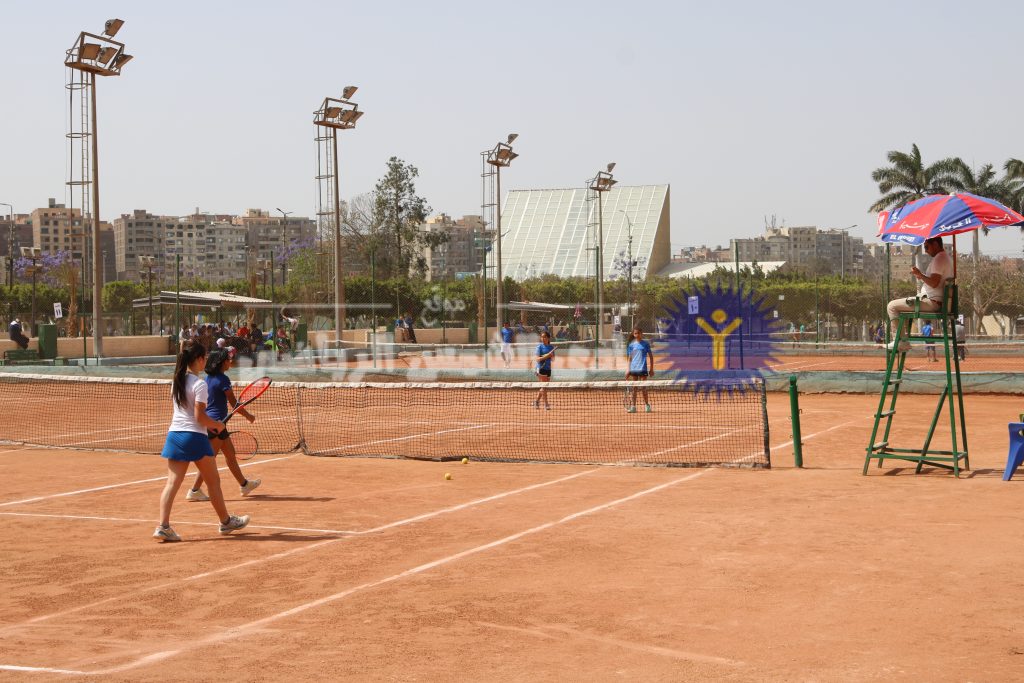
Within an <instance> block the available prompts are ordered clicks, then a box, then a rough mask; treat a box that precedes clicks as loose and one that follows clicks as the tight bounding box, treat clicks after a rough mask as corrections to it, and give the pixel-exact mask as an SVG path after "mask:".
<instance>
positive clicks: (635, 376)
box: [626, 327, 654, 413]
mask: <svg viewBox="0 0 1024 683" xmlns="http://www.w3.org/2000/svg"><path fill="white" fill-rule="evenodd" d="M626 358H628V359H629V369H628V370H626V380H635V381H640V382H642V381H644V380H646V379H647V378H648V377H650V376H651V375H653V374H654V353H652V352H651V343H650V342H648V341H647V340H645V339H644V332H643V330H641V329H640V328H639V327H634V328H633V340H632V341H631V342H629V345H628V346H627V347H626ZM648 359H650V364H649V365H648V362H647V361H648ZM631 391H632V394H633V405H631V406H629V407H627V408H626V412H627V413H635V412H636V387H633V388H632V389H631ZM640 391H641V393H643V395H644V406H645V410H646V411H647V412H648V413H649V412H651V401H650V399H649V398H648V397H647V389H641V390H640Z"/></svg>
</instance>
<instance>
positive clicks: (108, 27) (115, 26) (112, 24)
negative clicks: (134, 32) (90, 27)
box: [103, 19, 124, 38]
mask: <svg viewBox="0 0 1024 683" xmlns="http://www.w3.org/2000/svg"><path fill="white" fill-rule="evenodd" d="M122 26H124V22H123V21H122V20H120V19H107V22H106V23H105V24H103V35H105V36H110V37H111V38H113V37H114V36H116V35H117V32H118V31H120V30H121V27H122Z"/></svg>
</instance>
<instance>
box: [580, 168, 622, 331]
mask: <svg viewBox="0 0 1024 683" xmlns="http://www.w3.org/2000/svg"><path fill="white" fill-rule="evenodd" d="M614 168H615V162H614V161H613V162H612V163H610V164H608V166H607V167H606V170H604V171H598V172H597V175H596V176H594V177H593V178H591V179H590V180H588V181H587V187H588V188H589V189H590V190H591V191H592V192H594V193H596V195H597V334H596V337H597V342H598V345H600V342H601V324H602V323H603V322H604V210H603V208H602V206H603V204H604V201H603V197H604V193H605V192H607V191H608V190H610V189H612V186H613V185H615V183H617V182H618V181H617V180H615V178H613V177H612V170H613V169H614Z"/></svg>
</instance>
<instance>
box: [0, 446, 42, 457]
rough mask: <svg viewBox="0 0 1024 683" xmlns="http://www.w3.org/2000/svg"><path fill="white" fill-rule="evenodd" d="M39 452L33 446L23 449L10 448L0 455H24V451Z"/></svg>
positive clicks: (0, 452)
mask: <svg viewBox="0 0 1024 683" xmlns="http://www.w3.org/2000/svg"><path fill="white" fill-rule="evenodd" d="M33 450H39V449H38V448H36V447H35V446H28V445H26V446H24V447H23V448H12V449H10V450H9V451H0V455H2V454H4V453H24V452H25V451H33Z"/></svg>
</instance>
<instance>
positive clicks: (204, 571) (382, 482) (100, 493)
mask: <svg viewBox="0 0 1024 683" xmlns="http://www.w3.org/2000/svg"><path fill="white" fill-rule="evenodd" d="M935 398H936V397H934V396H920V395H913V396H903V397H901V398H900V405H899V408H900V412H899V414H898V417H899V418H900V419H899V421H898V422H897V427H896V429H895V430H894V438H893V439H892V441H893V443H894V444H896V443H897V442H898V443H899V444H906V445H910V446H913V445H917V444H919V443H920V441H921V439H922V438H923V429H922V423H924V422H926V421H927V420H928V418H929V417H930V415H931V412H932V411H933V410H934V405H935ZM965 401H966V412H967V418H968V425H969V429H970V432H969V436H970V439H971V440H970V453H971V465H972V471H971V472H969V473H968V474H967V475H965V476H964V477H962V478H961V479H959V480H957V479H954V478H953V477H952V475H951V474H949V473H948V472H945V471H941V470H926V471H925V472H924V473H923V474H921V475H917V476H915V475H914V474H913V469H912V467H909V466H906V465H901V464H899V463H886V464H885V466H884V467H883V468H880V469H879V468H876V467H874V466H872V468H871V471H870V474H869V476H867V477H864V476H861V467H862V465H863V462H864V447H865V445H866V444H867V441H868V437H869V434H870V426H871V420H870V415H871V414H872V412H873V411H874V409H875V406H876V404H877V397H874V396H865V395H831V394H829V395H807V396H802V397H801V408H802V410H803V413H802V429H803V435H804V442H805V448H804V458H805V465H806V467H805V469H803V470H797V469H794V468H793V467H792V462H793V458H792V444H791V443H790V442H789V432H790V430H789V401H788V397H787V396H785V395H782V394H770V395H769V405H768V407H769V417H770V424H771V444H772V459H773V468H772V469H771V470H745V469H744V470H738V469H677V468H660V467H626V466H599V467H591V466H580V465H545V464H489V463H480V462H470V463H469V464H466V465H463V464H459V463H431V462H421V461H410V460H397V459H396V460H374V459H363V458H352V459H349V458H312V457H305V456H302V455H287V456H283V457H282V456H268V457H263V458H258V459H257V460H255V461H252V462H251V463H250V464H248V465H247V466H246V472H247V473H249V474H250V475H251V476H257V477H261V478H262V479H263V485H262V486H261V487H260V488H259V489H258V490H257V491H256V492H255V493H254V494H253V495H252V496H250V497H248V498H241V497H239V495H238V493H237V491H238V489H237V488H235V487H234V485H233V482H227V481H225V489H226V491H228V494H229V495H228V498H229V508H230V509H231V511H232V512H233V513H236V514H243V513H244V514H251V515H252V516H253V523H252V524H251V525H250V526H249V527H248V528H247V529H246V530H244V531H243V532H240V533H237V534H235V535H233V536H230V537H221V536H219V535H218V534H217V530H216V527H215V525H216V523H217V522H216V519H215V516H214V514H213V512H212V509H211V508H210V506H209V504H206V503H186V502H185V501H184V499H183V496H182V495H181V494H179V498H178V501H177V502H176V504H175V509H174V513H173V515H172V523H173V524H174V526H175V528H176V529H177V530H178V532H179V533H181V534H182V536H183V537H184V542H182V543H179V544H166V545H160V544H157V543H154V542H153V541H152V540H151V539H150V538H149V535H150V533H151V532H152V530H153V527H154V524H155V522H154V518H155V516H156V513H157V510H156V508H157V499H158V496H159V492H160V489H161V487H162V484H163V480H162V475H163V472H164V464H163V461H162V460H161V459H160V458H158V457H156V456H152V455H147V456H142V455H133V454H116V453H96V452H84V451H78V452H69V451H59V450H46V449H31V448H16V447H0V541H2V546H0V547H2V548H3V552H2V553H0V679H3V680H32V681H36V680H64V679H68V678H76V677H80V676H82V675H91V676H93V677H98V678H101V679H102V680H113V681H128V680H131V681H200V680H213V679H221V680H228V681H234V680H286V679H289V680H290V679H300V678H301V679H313V678H319V679H323V680H341V679H352V680H400V681H435V680H488V681H492V680H512V681H563V680H593V681H610V680H631V681H632V680H645V681H651V680H654V681H679V680H693V679H707V678H715V679H723V680H733V681H763V680H785V681H790V680H857V681H879V680H885V681H891V680H915V681H916V680H985V681H992V680H1020V679H1021V678H1022V677H1024V625H1022V619H1021V614H1024V598H1022V597H1021V596H1020V595H1018V591H1017V590H1016V589H1014V588H1013V586H1014V585H1015V584H1014V583H1013V582H1012V581H1011V580H1010V579H1011V578H1012V577H1013V576H1015V575H1016V572H1015V566H1016V560H1017V559H1019V557H1020V548H1021V544H1022V542H1024V526H1022V525H1021V524H1020V520H1021V513H1020V504H1019V501H1020V495H1021V492H1020V491H1018V490H1017V489H1018V488H1020V487H1021V486H1024V473H1022V474H1021V475H1020V477H1019V479H1015V480H1013V481H1011V482H1003V481H1001V474H1002V468H1003V466H1004V463H1005V458H1006V443H1007V429H1006V423H1007V422H1008V421H1011V420H1014V419H1016V416H1017V414H1018V413H1019V412H1021V411H1022V410H1024V397H1020V396H988V395H970V396H967V397H965ZM942 434H943V433H940V436H939V437H937V438H942ZM0 436H2V427H0ZM890 464H891V465H892V466H890ZM446 472H449V473H451V474H452V479H451V480H445V478H444V474H445V473H446ZM222 476H223V477H224V478H227V479H230V475H227V474H226V473H225V474H223V475H222Z"/></svg>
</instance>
